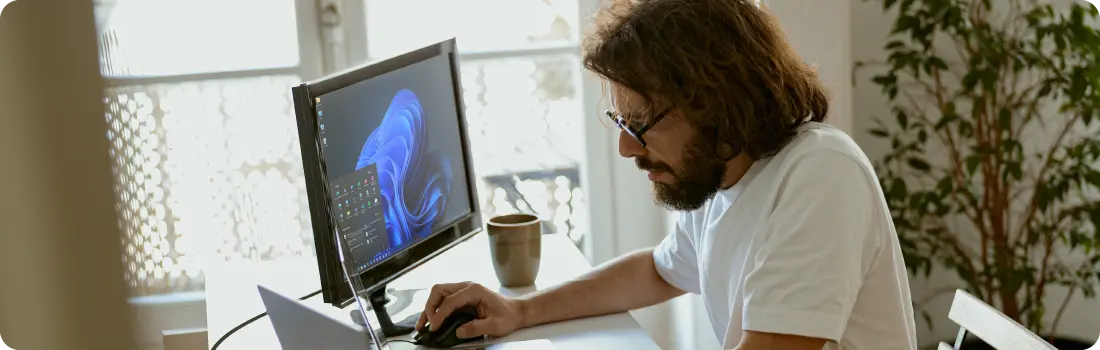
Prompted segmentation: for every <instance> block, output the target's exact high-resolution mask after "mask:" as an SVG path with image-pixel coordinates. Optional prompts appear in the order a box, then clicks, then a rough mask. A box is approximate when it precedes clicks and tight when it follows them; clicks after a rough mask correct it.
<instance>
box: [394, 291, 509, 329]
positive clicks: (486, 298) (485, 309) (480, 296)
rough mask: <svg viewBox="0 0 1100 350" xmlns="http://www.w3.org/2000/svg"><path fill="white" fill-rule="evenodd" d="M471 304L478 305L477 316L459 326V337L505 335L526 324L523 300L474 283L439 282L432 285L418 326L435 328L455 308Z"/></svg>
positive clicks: (420, 327)
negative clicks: (427, 325)
mask: <svg viewBox="0 0 1100 350" xmlns="http://www.w3.org/2000/svg"><path fill="white" fill-rule="evenodd" d="M466 305H472V306H474V307H475V308H477V314H478V319H476V320H473V321H470V322H469V323H467V324H465V325H463V326H462V327H459V328H458V331H457V333H456V335H457V336H458V337H459V338H463V339H466V338H473V337H478V336H482V335H488V336H491V337H502V336H505V335H508V334H510V333H512V332H514V331H516V330H517V329H519V328H521V327H522V325H523V309H522V308H523V305H522V303H521V301H520V300H517V299H511V298H507V297H505V296H503V295H500V294H499V293H497V292H494V291H491V290H489V289H488V288H485V286H482V285H480V284H477V283H473V282H463V283H449V284H438V285H435V286H434V287H432V292H431V295H430V296H428V302H427V303H426V304H425V305H424V312H423V313H421V314H420V319H419V320H417V321H416V329H418V330H419V329H422V328H424V325H425V324H426V323H430V324H431V326H430V327H429V329H428V330H430V331H435V330H436V329H437V328H438V327H439V325H440V324H442V323H443V320H445V319H446V318H447V316H450V315H451V313H452V312H454V310H455V309H458V308H460V307H463V306H466Z"/></svg>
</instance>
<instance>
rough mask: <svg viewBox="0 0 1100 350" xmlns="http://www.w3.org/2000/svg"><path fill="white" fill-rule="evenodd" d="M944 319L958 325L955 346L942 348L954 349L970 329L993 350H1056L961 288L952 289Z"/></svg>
mask: <svg viewBox="0 0 1100 350" xmlns="http://www.w3.org/2000/svg"><path fill="white" fill-rule="evenodd" d="M947 318H949V319H951V320H952V321H955V323H957V324H958V325H959V336H958V338H956V339H955V346H954V347H953V348H952V347H947V348H946V349H958V348H959V346H961V345H962V340H963V338H964V337H965V336H966V332H970V333H973V334H974V335H975V336H977V337H978V338H980V339H981V340H982V341H984V342H985V343H986V344H989V345H990V346H992V347H993V348H994V349H997V350H1009V349H1013V350H1016V349H1019V350H1058V349H1057V348H1055V347H1054V346H1053V345H1050V343H1047V342H1046V341H1044V340H1043V339H1042V338H1039V336H1037V335H1035V333H1032V332H1031V330H1029V329H1027V328H1026V327H1024V326H1023V325H1020V324H1019V323H1017V322H1016V321H1013V320H1012V319H1011V318H1008V316H1005V314H1003V313H1001V312H1000V311H998V310H997V309H994V308H993V307H992V306H989V304H986V303H985V302H982V301H981V300H979V299H978V298H975V297H974V296H973V295H970V293H967V292H966V291H963V290H961V289H960V290H956V291H955V300H954V301H952V302H951V311H950V312H948V314H947ZM946 345H947V344H944V343H940V347H939V348H940V349H945V348H944V346H946Z"/></svg>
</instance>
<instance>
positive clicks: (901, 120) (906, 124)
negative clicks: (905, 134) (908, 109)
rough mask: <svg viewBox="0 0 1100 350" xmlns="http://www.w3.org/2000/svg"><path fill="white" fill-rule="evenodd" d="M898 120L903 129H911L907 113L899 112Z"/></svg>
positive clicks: (897, 113)
mask: <svg viewBox="0 0 1100 350" xmlns="http://www.w3.org/2000/svg"><path fill="white" fill-rule="evenodd" d="M896 115H897V118H898V125H901V128H902V129H908V128H909V116H908V115H906V114H905V111H902V110H898V111H897V112H896Z"/></svg>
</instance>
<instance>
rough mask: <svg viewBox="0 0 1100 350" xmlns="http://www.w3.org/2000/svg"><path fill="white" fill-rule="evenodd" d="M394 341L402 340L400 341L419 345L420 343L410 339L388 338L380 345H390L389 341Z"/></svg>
mask: <svg viewBox="0 0 1100 350" xmlns="http://www.w3.org/2000/svg"><path fill="white" fill-rule="evenodd" d="M395 341H399V342H402V343H409V344H412V345H420V343H417V342H414V341H412V340H405V339H390V340H387V341H386V343H384V344H382V346H386V345H390V343H392V342H395Z"/></svg>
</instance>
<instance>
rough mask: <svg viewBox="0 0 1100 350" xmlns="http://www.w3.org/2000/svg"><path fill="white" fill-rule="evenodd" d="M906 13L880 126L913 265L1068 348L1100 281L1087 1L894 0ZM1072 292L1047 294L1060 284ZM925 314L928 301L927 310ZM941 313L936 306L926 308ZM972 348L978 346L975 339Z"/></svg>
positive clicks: (888, 63)
mask: <svg viewBox="0 0 1100 350" xmlns="http://www.w3.org/2000/svg"><path fill="white" fill-rule="evenodd" d="M882 1H883V2H882V5H883V9H884V11H887V12H889V11H896V16H897V17H896V18H894V21H893V29H892V31H891V32H890V34H889V39H890V41H889V43H888V44H887V45H886V46H885V50H886V51H887V52H888V57H887V59H886V60H885V61H884V62H856V67H857V68H859V67H861V66H868V67H870V66H871V65H878V66H881V67H883V68H882V70H881V73H880V74H877V75H875V76H874V77H873V78H872V81H873V82H874V84H876V85H878V86H880V87H881V90H882V92H883V93H884V94H885V95H886V96H887V97H888V99H889V101H890V106H891V112H892V114H893V116H892V118H889V119H891V120H892V121H891V122H889V123H887V122H884V121H883V120H881V119H876V125H877V126H876V127H875V128H873V129H872V130H870V133H871V134H872V135H874V136H875V137H879V138H883V139H886V140H888V141H889V142H890V145H891V148H890V150H889V151H888V152H887V153H886V154H885V155H884V156H883V157H882V158H881V159H878V160H877V161H876V168H877V169H876V170H877V171H878V174H879V181H880V184H881V186H882V188H883V190H884V191H885V193H886V198H887V202H888V204H889V206H890V209H891V214H892V216H893V220H894V224H895V226H896V227H897V231H898V235H899V237H900V239H901V245H902V252H903V254H904V258H905V261H906V264H907V267H908V268H909V270H910V272H911V273H912V274H913V275H915V276H923V277H925V278H927V277H928V276H929V275H930V273H931V272H932V271H933V269H934V268H936V269H940V268H942V269H946V270H948V271H953V272H954V274H956V275H958V277H959V278H960V280H961V281H962V283H963V285H960V286H951V288H947V289H945V290H944V291H945V292H946V291H953V290H954V288H955V287H958V288H963V289H965V290H966V291H968V292H970V293H971V294H973V295H975V296H977V297H979V298H981V299H982V300H983V301H985V302H986V303H988V304H990V305H992V306H994V307H996V308H997V309H999V310H1001V311H1002V312H1003V313H1004V314H1005V315H1007V316H1008V317H1010V318H1012V319H1013V320H1016V321H1017V322H1019V323H1020V324H1022V325H1024V326H1026V327H1028V328H1030V329H1031V330H1032V331H1033V332H1034V333H1036V334H1038V335H1040V336H1042V337H1045V338H1046V339H1048V341H1050V342H1052V343H1053V344H1055V346H1058V347H1059V348H1060V349H1072V348H1075V347H1076V346H1081V347H1080V348H1081V349H1084V348H1086V347H1088V346H1089V345H1087V344H1085V343H1083V342H1078V343H1077V344H1078V345H1074V344H1073V343H1071V342H1067V341H1068V340H1064V339H1062V337H1059V334H1058V325H1059V322H1060V321H1061V316H1062V314H1063V312H1064V311H1065V309H1066V306H1067V305H1068V304H1069V301H1070V300H1071V299H1072V298H1074V297H1080V296H1083V297H1085V298H1092V297H1094V296H1095V295H1096V286H1097V282H1098V281H1100V233H1098V231H1097V228H1098V227H1100V170H1097V168H1098V167H1100V130H1098V129H1100V128H1097V125H1096V124H1097V123H1093V121H1094V119H1095V118H1098V117H1100V113H1098V112H1100V31H1098V30H1097V28H1095V27H1091V26H1090V25H1089V24H1088V21H1089V20H1090V19H1095V18H1096V17H1097V15H1098V14H1097V11H1096V9H1095V8H1094V7H1091V6H1089V5H1088V4H1087V3H1084V2H1077V3H1076V4H1070V3H1065V4H1064V6H1063V5H1052V4H1049V3H1045V2H1044V3H1040V2H1037V1H1034V0H1030V1H1029V0H996V1H991V0H974V1H968V0H924V1H917V0H900V1H897V0H882ZM1055 286H1063V287H1068V288H1069V290H1070V292H1069V296H1068V297H1066V298H1065V299H1064V300H1060V301H1059V302H1056V303H1050V304H1049V305H1048V303H1047V302H1046V300H1047V296H1048V293H1049V291H1050V290H1051V288H1052V287H1055ZM916 307H917V308H918V310H920V305H916ZM922 313H923V315H924V318H925V320H926V321H927V322H929V323H931V316H930V315H928V314H927V312H926V311H922ZM964 349H965V347H964Z"/></svg>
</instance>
